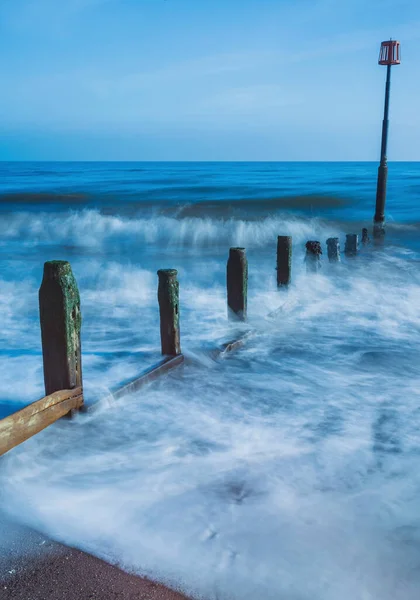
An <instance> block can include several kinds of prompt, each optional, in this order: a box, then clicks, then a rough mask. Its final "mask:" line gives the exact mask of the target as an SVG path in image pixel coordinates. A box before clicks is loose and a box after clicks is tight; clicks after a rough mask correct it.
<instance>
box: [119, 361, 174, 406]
mask: <svg viewBox="0 0 420 600" xmlns="http://www.w3.org/2000/svg"><path fill="white" fill-rule="evenodd" d="M183 362H184V356H183V354H178V355H177V356H170V357H167V358H164V359H163V360H161V361H160V362H159V363H157V364H156V365H153V366H152V367H150V368H149V369H146V370H145V371H144V372H143V373H141V375H139V376H138V377H136V379H133V380H132V381H129V382H128V383H125V384H123V385H122V386H120V387H118V388H116V389H114V390H113V391H112V395H113V397H114V398H116V399H118V398H122V396H125V395H126V394H132V393H133V392H137V391H138V390H139V389H140V388H142V387H143V386H144V385H146V384H147V383H150V382H151V381H154V380H155V379H158V377H160V376H161V375H164V374H165V373H167V372H168V371H170V370H172V369H174V368H176V367H178V366H179V365H181V364H182V363H183Z"/></svg>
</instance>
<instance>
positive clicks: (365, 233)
mask: <svg viewBox="0 0 420 600" xmlns="http://www.w3.org/2000/svg"><path fill="white" fill-rule="evenodd" d="M362 244H363V245H364V246H367V244H369V233H368V230H367V228H366V227H363V229H362Z"/></svg>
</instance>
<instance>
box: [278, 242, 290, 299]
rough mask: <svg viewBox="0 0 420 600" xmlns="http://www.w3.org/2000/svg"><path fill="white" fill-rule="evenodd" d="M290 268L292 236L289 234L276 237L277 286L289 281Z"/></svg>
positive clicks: (285, 284) (284, 284) (287, 283)
mask: <svg viewBox="0 0 420 600" xmlns="http://www.w3.org/2000/svg"><path fill="white" fill-rule="evenodd" d="M291 270H292V238H291V236H289V235H279V236H278V237H277V287H279V288H280V287H285V286H288V285H289V283H290V274H291Z"/></svg>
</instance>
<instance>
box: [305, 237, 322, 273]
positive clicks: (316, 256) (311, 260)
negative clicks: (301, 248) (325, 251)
mask: <svg viewBox="0 0 420 600" xmlns="http://www.w3.org/2000/svg"><path fill="white" fill-rule="evenodd" d="M321 254H322V248H321V243H320V242H316V241H309V242H306V256H305V262H306V271H307V272H308V273H316V272H318V271H319V269H320V268H321Z"/></svg>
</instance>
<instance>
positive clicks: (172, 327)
mask: <svg viewBox="0 0 420 600" xmlns="http://www.w3.org/2000/svg"><path fill="white" fill-rule="evenodd" d="M157 274H158V277H159V286H158V300H159V312H160V339H161V344H162V354H165V355H168V356H177V355H178V354H181V342H180V334H179V283H178V280H177V275H178V271H177V270H176V269H160V270H159V271H158V272H157Z"/></svg>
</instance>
